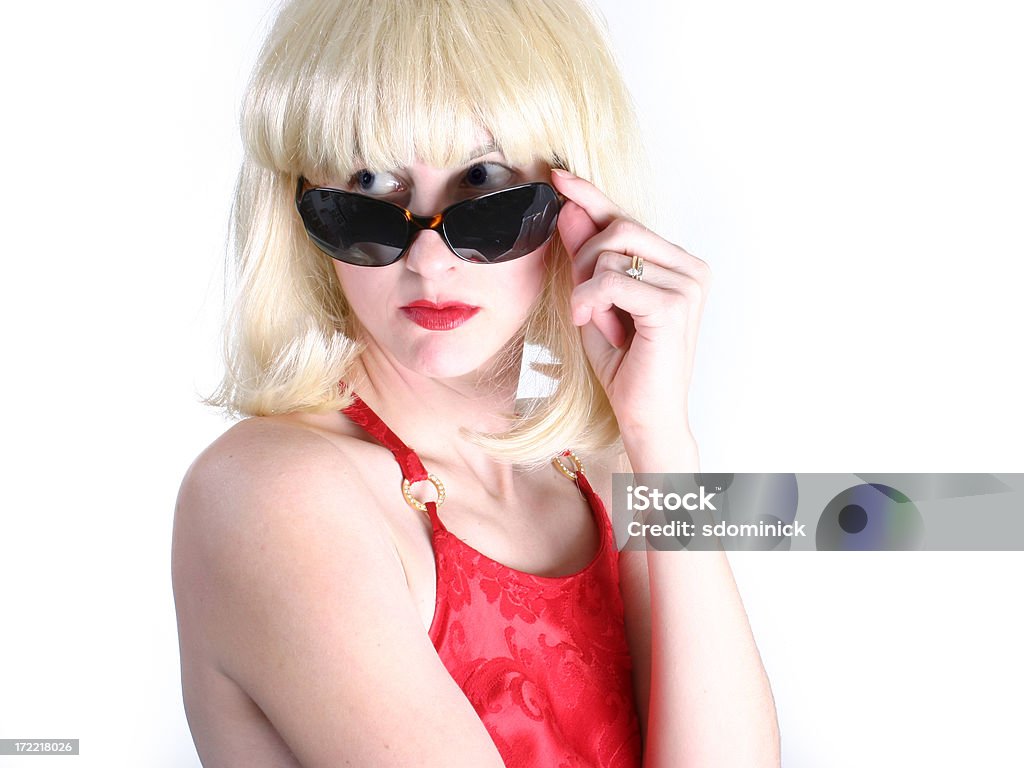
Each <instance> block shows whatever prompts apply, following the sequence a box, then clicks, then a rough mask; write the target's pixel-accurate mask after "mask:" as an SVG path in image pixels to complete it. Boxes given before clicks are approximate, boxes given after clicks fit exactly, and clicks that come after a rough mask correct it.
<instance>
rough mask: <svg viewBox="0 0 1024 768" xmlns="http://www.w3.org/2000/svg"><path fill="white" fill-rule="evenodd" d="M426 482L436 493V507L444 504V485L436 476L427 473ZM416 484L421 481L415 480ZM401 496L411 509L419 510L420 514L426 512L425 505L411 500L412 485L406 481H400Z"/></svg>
mask: <svg viewBox="0 0 1024 768" xmlns="http://www.w3.org/2000/svg"><path fill="white" fill-rule="evenodd" d="M427 481H429V482H430V483H432V484H433V485H434V490H436V491H437V501H436V502H435V503H436V504H437V506H439V507H440V506H441V505H442V504H444V483H442V482H441V481H440V480H438V479H437V475H435V474H434V473H433V472H428V473H427ZM416 482H417V483H422V482H423V480H417V481H416ZM402 495H403V496H405V501H406V503H407V504H408V505H409V506H410V507H412V508H413V509H416V510H419V511H420V512H426V511H427V505H426V504H424V503H423V502H422V501H420V500H419V499H416V498H413V495H412V483H410V482H409V481H408V479H405V478H403V479H402Z"/></svg>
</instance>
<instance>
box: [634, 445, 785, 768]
mask: <svg viewBox="0 0 1024 768" xmlns="http://www.w3.org/2000/svg"><path fill="white" fill-rule="evenodd" d="M670 434H671V433H670ZM679 434H680V433H675V435H674V436H673V437H672V438H671V440H668V439H663V441H662V442H661V443H659V442H658V441H657V440H654V439H650V440H646V441H639V442H633V443H632V444H631V445H630V446H629V448H627V455H628V456H629V458H630V462H629V463H630V464H631V465H632V469H633V471H635V472H638V473H640V472H688V473H689V472H697V471H699V457H698V453H697V447H696V444H695V443H694V442H693V441H692V440H688V441H680V439H679V436H678V435H679ZM630 448H631V449H632V450H630ZM627 471H628V470H627ZM620 570H621V580H622V593H623V601H624V603H625V606H626V614H627V631H629V633H630V648H631V651H632V652H633V654H634V666H635V673H636V674H637V676H638V677H639V678H640V679H639V680H638V683H637V686H636V687H637V696H638V700H639V707H640V709H641V719H642V721H643V722H645V725H644V733H645V739H644V744H645V747H644V766H645V768H654V767H656V766H657V767H659V768H660V767H661V766H674V767H676V768H679V767H681V768H691V767H694V768H695V767H697V766H714V767H715V768H729V767H730V766H743V768H755V767H758V766H764V767H765V768H768V767H769V766H778V765H780V760H781V758H780V743H779V729H778V721H777V717H776V712H775V701H774V698H773V697H772V693H771V687H770V685H769V682H768V677H767V675H766V674H765V670H764V666H763V664H762V663H761V657H760V654H759V653H758V650H757V646H756V644H755V642H754V637H753V633H752V632H751V629H750V623H749V621H748V619H747V615H746V612H745V611H744V608H743V602H742V601H741V599H740V595H739V591H738V590H737V588H736V582H735V580H734V579H733V575H732V571H731V569H730V568H729V562H728V560H727V559H726V555H725V552H724V551H722V550H716V551H709V552H705V551H698V552H691V551H688V550H682V551H668V550H666V551H660V550H656V549H653V548H652V549H649V550H647V551H644V550H630V549H627V550H625V551H623V553H622V556H621V558H620ZM645 674H646V675H649V677H648V678H647V679H646V680H645V679H643V678H642V677H641V676H642V675H645ZM645 693H646V695H647V696H649V698H648V699H647V700H646V701H644V700H643V697H644V696H645Z"/></svg>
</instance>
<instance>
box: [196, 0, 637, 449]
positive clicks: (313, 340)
mask: <svg viewBox="0 0 1024 768" xmlns="http://www.w3.org/2000/svg"><path fill="white" fill-rule="evenodd" d="M481 128H482V129H484V130H485V131H487V132H488V133H489V134H490V136H491V137H493V141H494V144H495V146H496V147H497V148H498V149H500V150H501V151H502V152H503V153H504V155H505V157H506V158H507V159H508V161H509V162H510V163H512V164H525V163H528V162H530V161H531V160H533V159H536V158H541V159H544V160H546V161H547V162H548V163H549V164H550V165H552V166H555V167H562V168H565V169H567V170H569V171H571V172H573V173H575V174H577V175H579V176H582V177H584V178H587V179H589V180H591V181H592V182H593V183H594V184H596V185H597V186H598V187H599V188H600V189H602V190H603V191H604V192H605V194H607V195H608V196H609V197H610V198H611V199H612V200H614V201H616V203H617V204H618V205H619V206H620V207H621V208H623V209H624V210H625V211H626V212H627V213H629V214H630V215H632V216H633V217H635V218H637V219H639V220H643V219H644V212H645V209H646V206H645V202H646V200H645V195H644V192H645V189H644V188H643V187H642V186H641V185H642V184H643V182H644V181H645V175H644V170H645V168H646V166H645V164H644V159H643V153H642V151H641V148H640V141H639V130H638V126H637V124H636V119H635V116H634V111H633V108H632V104H631V100H630V98H629V95H628V92H627V90H626V88H625V85H624V83H623V81H622V78H621V75H620V74H619V71H618V68H617V67H616V65H615V62H614V60H613V57H612V55H611V52H610V47H609V44H608V41H607V37H606V33H605V30H604V28H603V23H602V22H601V21H600V20H599V19H598V18H597V17H596V15H595V14H594V12H593V11H592V10H591V9H589V8H588V7H587V6H585V5H583V4H582V3H581V2H578V1H577V0H488V1H487V2H480V1H479V0H292V1H291V2H288V3H286V4H285V5H284V6H283V7H282V9H281V11H280V13H279V15H278V17H277V20H276V22H275V24H274V26H273V29H272V31H271V33H270V35H269V37H268V39H267V41H266V43H265V44H264V46H263V49H262V51H261V53H260V56H259V59H258V61H257V64H256V68H255V70H254V72H253V76H252V79H251V81H250V84H249V87H248V90H247V93H246V96H245V100H244V105H243V112H242V138H243V144H244V153H245V154H244V160H243V164H242V169H241V172H240V174H239V179H238V186H237V190H236V197H235V204H234V213H233V226H232V244H233V251H234V267H235V269H234V275H235V280H236V285H235V286H234V290H235V298H234V302H233V304H232V306H231V307H230V310H229V315H228V319H227V322H226V328H225V348H224V356H225V375H224V378H223V381H222V382H221V384H220V386H219V388H218V390H217V391H216V392H215V393H214V394H213V395H212V396H211V397H210V398H208V399H207V402H208V403H210V404H213V405H217V406H221V407H224V408H226V409H227V410H228V411H229V413H231V414H232V415H251V416H255V415H269V414H276V413H288V412H293V411H327V410H335V409H338V408H342V407H344V406H346V405H347V404H348V400H349V397H348V396H347V395H346V394H345V393H343V392H341V391H340V390H339V387H338V381H339V379H343V378H344V377H345V376H346V373H347V372H348V371H349V370H350V369H351V366H352V364H353V362H354V361H355V360H356V358H357V357H358V355H359V354H360V352H361V348H360V346H359V344H358V343H357V342H356V341H355V338H356V335H355V334H354V333H353V329H354V327H355V326H354V323H355V318H354V317H353V316H352V313H351V311H350V309H349V306H348V304H347V302H346V300H345V296H344V294H343V293H342V290H341V287H340V285H339V282H338V280H337V276H336V274H335V272H334V269H333V267H332V265H331V262H330V259H329V258H328V257H326V256H325V255H324V254H323V253H321V252H320V251H319V250H317V249H316V248H315V247H314V246H313V245H311V244H310V243H309V241H308V239H307V237H306V234H305V231H304V229H303V227H302V223H301V221H300V220H299V217H298V215H297V214H296V211H295V206H294V191H295V185H296V181H297V179H298V177H299V176H300V175H302V176H306V177H310V178H348V177H349V176H351V174H352V173H353V172H354V171H356V170H358V169H359V168H362V167H369V168H379V169H394V168H401V167H403V166H406V165H409V164H411V163H412V162H414V161H415V160H420V161H422V162H425V163H428V164H430V165H434V166H437V167H446V166H451V165H454V164H455V163H457V162H459V161H460V160H462V159H463V158H464V155H465V154H466V152H467V150H468V149H471V148H473V147H474V145H475V143H477V142H478V140H479V134H480V130H481ZM550 247H551V248H552V249H553V252H552V256H553V258H549V259H548V263H549V264H550V265H551V266H550V274H549V276H548V280H547V282H546V287H545V290H544V294H543V296H542V299H541V301H540V302H539V303H538V306H537V309H536V311H534V312H533V313H532V315H531V317H530V319H529V320H528V322H527V324H526V326H525V327H524V329H523V332H522V334H521V338H520V341H522V340H525V342H526V343H527V344H529V345H537V346H538V347H540V348H542V349H544V350H546V351H547V352H548V353H549V354H550V358H551V359H553V360H554V363H553V364H549V365H546V366H545V367H544V368H545V370H544V372H545V373H546V374H547V375H549V376H551V377H552V378H553V379H554V381H555V382H556V384H555V387H554V390H553V392H552V393H551V394H550V395H549V396H547V397H543V398H535V399H531V400H530V401H526V402H524V403H522V404H521V405H522V407H521V408H520V418H519V419H518V420H517V422H516V423H515V426H514V427H513V428H512V429H511V430H510V431H509V432H505V433H502V434H500V435H493V434H492V435H484V434H478V435H474V436H473V439H474V440H476V442H477V443H478V444H479V445H480V446H481V447H482V448H483V449H484V450H486V451H488V452H489V453H490V454H491V455H493V456H495V457H498V458H502V459H504V460H507V461H511V462H516V463H520V464H525V465H535V464H537V463H539V462H543V461H547V459H548V458H549V457H550V456H551V455H552V454H553V453H554V452H556V451H558V450H561V449H563V448H564V447H566V446H569V445H571V446H572V447H573V448H574V449H577V450H580V451H587V450H598V449H603V448H607V447H609V446H611V445H613V444H615V442H616V441H617V440H618V438H619V435H618V426H617V424H616V423H615V418H614V415H613V414H612V411H611V408H610V406H609V404H608V401H607V398H606V397H605V394H604V392H603V390H602V388H601V385H600V383H599V382H598V381H597V379H596V378H595V376H594V374H593V371H592V370H591V368H590V365H589V363H588V361H587V358H586V355H585V354H584V351H583V347H582V344H581V341H580V333H579V329H578V328H576V327H575V326H574V325H573V323H572V321H571V318H570V315H569V294H570V292H571V289H572V278H571V274H570V268H569V260H568V258H567V257H566V256H565V254H564V251H563V249H562V246H561V243H560V242H559V241H558V239H557V236H556V238H555V240H554V241H552V244H551V246H550ZM507 364H512V361H507Z"/></svg>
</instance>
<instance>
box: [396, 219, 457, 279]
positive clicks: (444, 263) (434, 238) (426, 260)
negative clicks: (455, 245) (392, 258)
mask: <svg viewBox="0 0 1024 768" xmlns="http://www.w3.org/2000/svg"><path fill="white" fill-rule="evenodd" d="M459 261H460V259H459V257H458V256H456V255H455V254H454V253H452V252H451V249H449V248H448V244H447V243H445V241H444V239H443V238H442V237H441V234H440V233H439V232H436V231H434V230H432V229H423V230H420V231H419V232H417V233H416V235H415V236H414V237H413V240H412V245H410V246H409V250H408V251H406V252H405V266H406V268H407V269H410V270H412V271H413V272H416V273H417V274H419V275H422V276H423V277H429V278H437V277H440V276H441V275H443V274H444V273H446V272H448V271H450V270H453V269H455V267H456V265H457V264H458V263H459Z"/></svg>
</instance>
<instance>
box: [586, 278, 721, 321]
mask: <svg viewBox="0 0 1024 768" xmlns="http://www.w3.org/2000/svg"><path fill="white" fill-rule="evenodd" d="M655 269H656V268H655ZM644 273H645V274H644V277H645V278H646V276H647V275H646V266H645V268H644ZM686 282H687V283H688V285H687V286H686V288H685V289H684V290H682V291H675V290H665V289H663V288H659V287H657V286H656V285H652V284H649V283H647V282H646V280H643V281H641V280H635V279H634V278H632V277H629V276H628V275H626V274H624V273H622V272H617V271H611V270H607V271H603V272H601V273H600V274H599V275H596V276H595V277H594V279H592V280H587V281H585V282H583V283H581V284H580V285H578V286H576V288H575V289H573V293H572V304H573V316H574V317H576V313H577V312H578V313H579V314H580V316H583V315H587V316H588V317H589V319H590V320H591V321H592V322H594V323H595V324H600V325H602V326H603V325H605V324H607V325H609V326H610V325H611V324H612V321H611V319H610V318H608V317H607V315H609V313H610V314H612V315H614V313H615V308H618V309H620V310H623V311H625V312H627V313H628V314H629V315H630V317H631V320H632V323H633V325H634V326H635V327H636V329H637V330H638V331H639V330H640V329H641V328H644V327H650V328H654V327H661V326H669V325H673V324H675V323H677V322H679V321H681V320H684V319H685V318H687V317H688V316H689V314H690V310H691V309H693V308H694V307H695V306H700V305H701V304H702V303H703V293H704V292H703V289H702V287H701V285H700V284H699V283H698V282H697V281H695V280H693V279H691V278H687V280H686ZM616 318H617V316H616Z"/></svg>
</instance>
